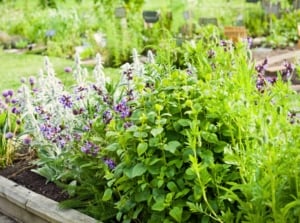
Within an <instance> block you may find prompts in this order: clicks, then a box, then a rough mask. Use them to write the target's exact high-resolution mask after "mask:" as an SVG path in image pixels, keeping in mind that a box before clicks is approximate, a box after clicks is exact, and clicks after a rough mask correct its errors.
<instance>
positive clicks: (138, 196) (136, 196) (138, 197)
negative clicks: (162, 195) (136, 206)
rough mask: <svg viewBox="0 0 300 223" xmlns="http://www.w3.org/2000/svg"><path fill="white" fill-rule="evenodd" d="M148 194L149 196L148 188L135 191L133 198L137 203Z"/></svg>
mask: <svg viewBox="0 0 300 223" xmlns="http://www.w3.org/2000/svg"><path fill="white" fill-rule="evenodd" d="M149 196H150V192H149V191H148V190H145V191H141V192H136V193H135V194H134V200H135V201H136V202H138V203H139V202H142V201H146V200H147V199H148V197H149Z"/></svg>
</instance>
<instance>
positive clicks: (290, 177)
mask: <svg viewBox="0 0 300 223" xmlns="http://www.w3.org/2000/svg"><path fill="white" fill-rule="evenodd" d="M186 49H187V51H186V54H185V56H186V57H185V59H184V60H185V63H183V64H186V67H185V68H181V69H178V68H176V67H175V66H174V65H173V63H172V57H173V52H171V51H168V52H164V54H163V55H159V53H160V52H158V55H157V57H156V58H158V61H155V58H154V56H153V54H151V53H149V54H148V57H147V62H146V64H143V63H141V62H140V60H139V57H138V55H137V53H136V51H134V53H133V57H132V58H133V62H132V63H131V64H129V63H126V64H124V65H123V66H122V78H121V79H120V82H118V83H114V82H111V81H109V79H108V78H107V76H105V75H104V73H103V67H102V63H101V58H100V56H99V55H98V57H97V61H98V62H97V66H96V68H95V70H94V75H95V76H94V77H95V81H93V82H92V83H91V82H89V81H88V79H87V76H88V74H87V72H86V71H85V70H84V69H83V68H81V66H80V59H79V58H78V57H76V62H77V66H76V69H75V70H74V77H75V78H76V81H77V85H76V86H74V88H72V89H71V90H70V91H68V90H67V89H66V88H65V87H64V86H63V85H62V83H61V82H60V81H59V80H58V79H57V78H55V76H54V71H53V68H52V66H51V64H50V62H49V61H48V60H45V66H46V69H45V70H44V72H43V73H42V74H41V75H40V76H39V77H38V79H37V80H36V81H33V80H32V81H31V82H29V83H28V84H27V85H26V84H24V85H23V86H22V88H21V91H20V101H19V106H20V111H22V117H23V118H24V120H23V121H24V130H25V131H26V132H27V133H29V134H30V135H31V136H32V137H33V143H34V144H35V145H38V146H37V147H36V148H37V154H38V157H39V159H38V162H37V165H38V166H39V168H38V169H37V170H36V171H37V172H39V173H40V174H41V175H43V176H45V177H47V179H48V180H50V181H54V182H56V183H58V184H59V185H61V186H63V187H64V188H65V189H66V190H67V191H68V192H69V193H70V195H71V196H72V199H70V200H69V201H65V202H63V203H62V206H64V207H73V208H78V209H79V210H81V211H83V212H84V213H87V214H89V215H91V216H93V217H95V218H97V219H100V220H102V221H105V222H110V221H121V222H131V221H141V222H157V221H161V219H164V221H165V222H174V221H175V222H200V221H205V222H240V221H250V222H266V221H267V220H272V221H274V222H293V221H298V220H299V213H298V212H299V205H298V204H299V193H298V191H299V188H300V184H299V180H298V177H299V173H300V172H299V170H298V166H299V164H300V163H299V162H300V159H299V155H298V154H299V148H300V147H299V146H300V141H299V137H298V133H299V128H300V125H299V120H298V119H297V117H296V116H295V111H296V109H298V108H299V100H298V99H299V95H297V94H296V93H295V92H293V91H292V90H291V88H290V86H289V83H288V82H287V83H286V82H283V81H281V77H280V76H279V77H278V79H277V81H276V82H275V81H272V82H269V81H268V79H267V78H263V76H262V70H263V66H262V67H257V68H256V70H255V69H254V66H253V64H252V63H251V62H250V60H249V59H250V58H249V54H248V48H247V47H246V46H245V44H242V43H239V44H236V45H235V46H233V45H232V43H231V42H230V41H221V42H219V41H218V40H217V39H215V40H214V41H211V42H206V41H199V42H195V43H193V44H189V45H187V46H186ZM160 58H161V59H160ZM167 58H168V59H170V62H168V59H167ZM160 61H163V62H160ZM257 72H259V75H258V76H257ZM26 86H27V87H26Z"/></svg>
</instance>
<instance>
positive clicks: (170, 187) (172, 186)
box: [167, 181, 178, 192]
mask: <svg viewBox="0 0 300 223" xmlns="http://www.w3.org/2000/svg"><path fill="white" fill-rule="evenodd" d="M167 187H168V189H169V190H170V191H172V192H177V191H178V188H177V186H176V184H175V183H174V182H173V181H170V182H169V183H168V184H167Z"/></svg>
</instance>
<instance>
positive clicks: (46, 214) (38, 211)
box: [0, 176, 101, 223]
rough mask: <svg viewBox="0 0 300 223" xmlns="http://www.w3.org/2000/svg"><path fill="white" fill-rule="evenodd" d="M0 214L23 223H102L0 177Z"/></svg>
mask: <svg viewBox="0 0 300 223" xmlns="http://www.w3.org/2000/svg"><path fill="white" fill-rule="evenodd" d="M0 212H2V213H3V214H5V215H7V216H9V217H11V218H13V219H14V220H16V221H17V222H21V223H33V222H34V223H83V222H84V223H101V222H99V221H97V220H96V219H94V218H91V217H89V216H87V215H85V214H82V213H80V212H78V211H76V210H74V209H68V210H63V209H60V208H59V206H58V202H56V201H53V200H51V199H49V198H47V197H45V196H43V195H40V194H37V193H35V192H33V191H31V190H29V189H27V188H25V187H23V186H21V185H19V184H17V183H15V182H13V181H11V180H9V179H7V178H5V177H2V176H0Z"/></svg>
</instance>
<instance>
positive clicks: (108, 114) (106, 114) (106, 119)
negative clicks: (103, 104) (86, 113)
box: [102, 110, 113, 125]
mask: <svg viewBox="0 0 300 223" xmlns="http://www.w3.org/2000/svg"><path fill="white" fill-rule="evenodd" d="M102 117H103V122H104V124H106V125H107V124H108V123H110V121H111V120H112V118H113V116H112V113H111V112H110V111H108V110H107V111H105V112H104V113H103V116H102Z"/></svg>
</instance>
